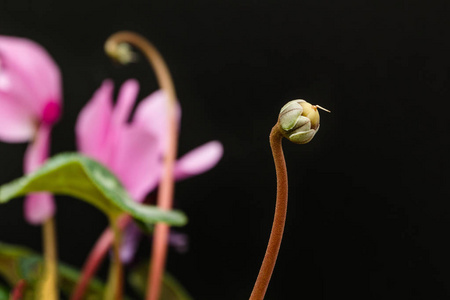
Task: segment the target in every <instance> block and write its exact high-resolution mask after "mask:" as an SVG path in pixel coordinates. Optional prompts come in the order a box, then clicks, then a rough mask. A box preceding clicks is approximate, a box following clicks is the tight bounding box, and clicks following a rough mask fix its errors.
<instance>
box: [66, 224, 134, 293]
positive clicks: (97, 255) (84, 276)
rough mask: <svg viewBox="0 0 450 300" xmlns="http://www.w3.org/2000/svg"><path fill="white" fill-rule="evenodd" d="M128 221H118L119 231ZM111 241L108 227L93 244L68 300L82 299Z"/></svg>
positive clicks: (112, 239)
mask: <svg viewBox="0 0 450 300" xmlns="http://www.w3.org/2000/svg"><path fill="white" fill-rule="evenodd" d="M130 221H131V217H129V216H124V217H122V218H120V220H119V221H118V222H119V224H118V227H119V230H123V229H124V228H125V227H126V226H127V225H128V223H130ZM113 241H114V232H113V230H112V229H111V228H110V227H108V228H106V229H105V231H103V233H102V234H101V236H100V237H99V239H98V240H97V242H96V243H95V245H94V247H93V248H92V250H91V252H90V253H89V256H88V258H87V259H86V262H85V263H84V266H83V270H82V272H81V275H80V277H79V278H78V282H77V285H76V286H75V289H74V290H73V292H72V296H71V297H70V300H81V299H83V297H84V294H85V292H86V288H87V286H88V284H89V281H90V280H91V278H92V277H93V276H94V275H95V273H96V272H97V270H98V268H99V266H100V264H101V263H102V261H103V259H104V258H105V256H106V254H107V253H108V250H109V249H110V248H111V245H112V244H113Z"/></svg>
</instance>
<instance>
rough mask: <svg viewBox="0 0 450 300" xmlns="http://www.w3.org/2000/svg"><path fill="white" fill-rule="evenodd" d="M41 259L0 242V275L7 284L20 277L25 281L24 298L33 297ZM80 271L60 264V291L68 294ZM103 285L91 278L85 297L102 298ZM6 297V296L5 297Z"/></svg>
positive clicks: (24, 249) (12, 284)
mask: <svg viewBox="0 0 450 300" xmlns="http://www.w3.org/2000/svg"><path fill="white" fill-rule="evenodd" d="M42 264H43V259H42V257H41V256H39V255H37V254H36V253H34V252H33V251H31V250H28V249H26V248H22V247H18V246H12V245H8V244H4V243H0V275H1V276H2V277H3V278H4V279H5V280H6V282H7V283H8V284H10V285H11V286H14V285H15V284H16V283H17V282H18V281H19V280H20V279H25V281H26V291H25V297H24V299H33V291H34V287H35V285H36V284H37V283H38V281H39V279H40V276H41V271H42ZM79 276H80V273H79V272H78V271H76V270H75V269H73V268H71V267H69V266H67V265H64V264H60V265H59V267H58V285H59V288H60V289H61V291H62V292H63V293H64V294H66V295H69V294H70V293H71V292H72V290H73V289H74V288H75V285H76V282H77V279H78V277H79ZM103 290H104V285H103V283H101V282H100V281H99V280H97V279H92V280H91V281H90V283H89V285H88V287H87V289H86V299H102V297H103ZM1 299H3V298H1V291H0V300H1ZM6 299H8V298H6Z"/></svg>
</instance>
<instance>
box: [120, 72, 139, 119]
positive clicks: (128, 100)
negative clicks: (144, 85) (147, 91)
mask: <svg viewBox="0 0 450 300" xmlns="http://www.w3.org/2000/svg"><path fill="white" fill-rule="evenodd" d="M138 93H139V83H138V82H137V80H134V79H130V80H127V81H126V82H125V83H124V84H123V85H122V87H121V88H120V92H119V96H118V97H117V104H116V106H115V108H114V121H115V122H116V123H117V124H124V123H127V121H128V119H129V117H130V114H131V111H132V110H133V105H134V103H135V102H136V97H137V95H138Z"/></svg>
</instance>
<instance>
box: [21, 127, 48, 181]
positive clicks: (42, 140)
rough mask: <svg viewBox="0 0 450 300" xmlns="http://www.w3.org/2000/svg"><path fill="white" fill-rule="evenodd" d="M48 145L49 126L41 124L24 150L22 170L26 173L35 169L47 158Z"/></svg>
mask: <svg viewBox="0 0 450 300" xmlns="http://www.w3.org/2000/svg"><path fill="white" fill-rule="evenodd" d="M49 147H50V126H47V125H42V126H40V127H39V129H38V131H37V133H36V137H35V139H34V141H33V142H32V143H30V144H29V145H28V148H27V151H26V152H25V162H24V171H25V173H26V174H28V173H30V172H33V171H35V170H36V169H37V168H38V167H39V166H41V165H42V163H43V162H44V161H45V160H46V159H47V158H48V154H49Z"/></svg>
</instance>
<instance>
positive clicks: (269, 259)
mask: <svg viewBox="0 0 450 300" xmlns="http://www.w3.org/2000/svg"><path fill="white" fill-rule="evenodd" d="M282 138H283V136H282V134H281V132H280V129H279V125H278V123H277V124H276V125H275V126H274V127H273V128H272V131H271V133H270V147H271V148H272V155H273V159H274V162H275V170H276V175H277V199H276V205H275V216H274V219H273V225H272V232H271V233H270V238H269V243H268V245H267V250H266V254H265V256H264V260H263V262H262V265H261V269H260V270H259V274H258V278H257V279H256V282H255V286H254V287H253V291H252V294H251V295H250V300H262V299H264V295H265V294H266V290H267V287H268V286H269V282H270V278H271V277H272V272H273V269H274V267H275V263H276V261H277V257H278V251H279V250H280V245H281V240H282V238H283V231H284V224H285V221H286V212H287V203H288V178H287V169H286V162H285V160H284V154H283V148H282Z"/></svg>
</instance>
